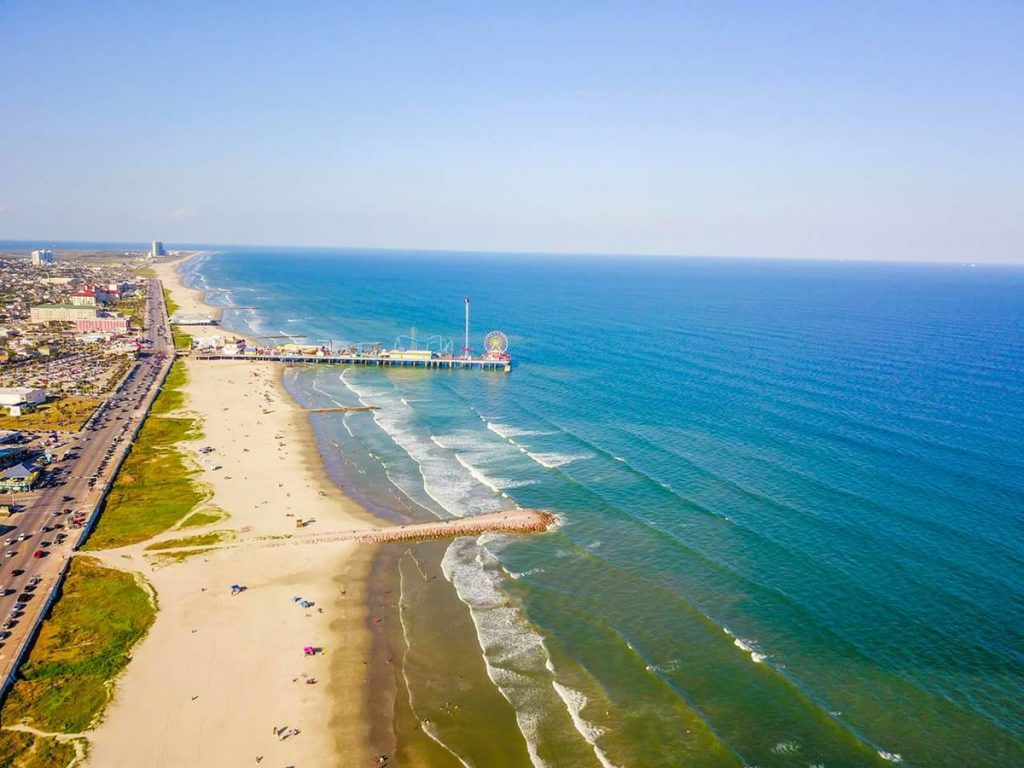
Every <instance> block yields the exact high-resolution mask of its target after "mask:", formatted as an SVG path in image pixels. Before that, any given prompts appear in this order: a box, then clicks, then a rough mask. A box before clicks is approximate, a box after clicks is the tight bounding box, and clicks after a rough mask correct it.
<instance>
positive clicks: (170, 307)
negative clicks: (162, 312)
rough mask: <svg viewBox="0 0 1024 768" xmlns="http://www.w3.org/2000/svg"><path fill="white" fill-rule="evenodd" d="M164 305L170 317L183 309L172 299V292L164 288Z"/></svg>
mask: <svg viewBox="0 0 1024 768" xmlns="http://www.w3.org/2000/svg"><path fill="white" fill-rule="evenodd" d="M164 304H166V305H167V314H168V315H173V314H174V313H175V312H177V311H178V310H179V309H181V307H180V306H179V305H178V302H176V301H175V300H174V299H172V298H171V292H170V291H169V290H167V289H166V288H164Z"/></svg>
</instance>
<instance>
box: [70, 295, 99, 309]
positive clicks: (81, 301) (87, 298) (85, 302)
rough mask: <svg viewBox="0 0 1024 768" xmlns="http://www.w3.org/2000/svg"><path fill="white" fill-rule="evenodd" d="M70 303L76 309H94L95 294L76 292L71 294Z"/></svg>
mask: <svg viewBox="0 0 1024 768" xmlns="http://www.w3.org/2000/svg"><path fill="white" fill-rule="evenodd" d="M71 303H72V304H74V305H75V306H76V307H95V306H96V294H95V293H93V292H92V291H76V292H75V293H72V294H71Z"/></svg>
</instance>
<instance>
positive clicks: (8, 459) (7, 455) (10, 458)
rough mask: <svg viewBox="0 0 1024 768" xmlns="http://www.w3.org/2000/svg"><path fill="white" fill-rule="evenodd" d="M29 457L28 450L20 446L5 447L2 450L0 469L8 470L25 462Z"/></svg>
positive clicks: (0, 451)
mask: <svg viewBox="0 0 1024 768" xmlns="http://www.w3.org/2000/svg"><path fill="white" fill-rule="evenodd" d="M27 456H28V450H27V449H25V448H22V447H21V446H20V445H13V446H4V447H2V448H0V469H6V468H7V467H10V466H12V465H14V464H17V463H18V462H21V461H24V460H25V458H26V457H27Z"/></svg>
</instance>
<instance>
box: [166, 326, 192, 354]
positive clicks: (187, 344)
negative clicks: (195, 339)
mask: <svg viewBox="0 0 1024 768" xmlns="http://www.w3.org/2000/svg"><path fill="white" fill-rule="evenodd" d="M171 340H172V341H174V348H175V349H192V336H191V334H188V333H185V332H184V331H179V330H178V327H177V326H172V327H171Z"/></svg>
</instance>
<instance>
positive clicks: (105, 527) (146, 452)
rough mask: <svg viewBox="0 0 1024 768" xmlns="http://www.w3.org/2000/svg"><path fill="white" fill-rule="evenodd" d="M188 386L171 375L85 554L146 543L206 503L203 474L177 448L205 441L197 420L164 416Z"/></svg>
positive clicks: (177, 375) (181, 375)
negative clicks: (197, 480) (196, 478)
mask: <svg viewBox="0 0 1024 768" xmlns="http://www.w3.org/2000/svg"><path fill="white" fill-rule="evenodd" d="M175 365H176V366H178V365H179V364H177V363H176V364H175ZM172 376H173V377H174V378H173V380H172V378H171V377H172ZM184 382H185V372H184V371H183V370H182V369H180V368H179V369H178V371H177V372H175V371H174V370H173V369H172V372H171V374H170V375H169V376H168V380H167V383H166V384H165V385H164V388H163V390H161V392H160V394H159V395H158V396H157V399H156V402H155V403H154V405H153V409H152V411H151V412H150V415H149V417H148V418H147V419H146V423H145V424H143V426H142V430H141V431H140V432H139V437H138V439H137V440H136V441H135V445H134V446H133V447H132V451H131V453H129V454H128V457H127V458H126V459H125V461H124V464H123V465H122V466H121V471H120V472H118V474H117V479H116V480H115V481H114V485H113V487H112V488H111V489H110V493H109V494H108V495H107V500H106V503H105V505H104V508H103V512H102V513H101V514H100V517H99V521H98V522H97V524H96V529H95V530H94V531H93V533H92V534H91V535H90V536H89V539H88V541H86V544H85V549H92V550H96V549H112V548H116V547H123V546H127V545H129V544H136V543H138V542H140V541H145V540H146V539H149V538H152V537H153V536H155V535H156V534H158V533H162V532H163V531H165V530H167V529H168V528H170V527H172V526H173V525H174V524H175V523H177V522H178V521H179V520H181V519H182V518H184V517H185V515H187V514H188V513H189V512H191V511H192V509H193V508H194V507H195V506H196V505H197V504H199V503H200V502H202V501H203V500H204V499H205V498H206V496H205V494H204V493H203V492H202V491H201V490H200V489H199V488H197V487H196V485H195V483H194V482H193V477H194V476H195V475H196V474H198V470H196V469H193V468H190V467H189V466H188V464H186V461H185V455H184V454H183V453H182V452H181V451H180V450H179V449H178V447H177V443H179V442H181V441H183V440H195V439H197V438H198V437H199V436H200V434H201V433H200V432H199V428H198V425H197V423H196V420H195V419H191V418H187V417H175V416H165V415H163V414H165V413H167V412H168V411H172V410H176V409H177V408H178V407H180V405H181V402H182V399H183V395H182V393H181V391H180V387H181V386H182V385H183V384H184ZM168 404H170V405H168Z"/></svg>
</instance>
